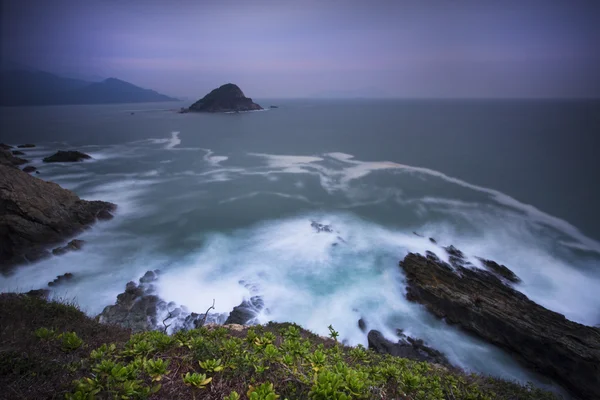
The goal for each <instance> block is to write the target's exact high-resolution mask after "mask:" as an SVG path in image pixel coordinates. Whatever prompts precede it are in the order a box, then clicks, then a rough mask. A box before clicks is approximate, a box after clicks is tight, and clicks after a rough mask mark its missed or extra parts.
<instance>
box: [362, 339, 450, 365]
mask: <svg viewBox="0 0 600 400" xmlns="http://www.w3.org/2000/svg"><path fill="white" fill-rule="evenodd" d="M367 340H368V341H369V349H371V350H374V351H376V352H377V353H380V354H390V355H392V356H395V357H402V358H408V359H410V360H416V361H427V362H431V363H435V364H442V365H446V366H449V365H450V363H449V362H448V359H447V358H446V356H445V355H444V354H443V353H441V352H439V351H437V350H435V349H433V348H431V347H429V346H427V345H425V344H424V343H423V341H422V340H420V339H413V338H411V337H410V336H406V335H404V334H401V337H400V340H399V341H398V342H397V343H394V342H392V341H389V340H387V339H386V338H385V337H384V336H383V335H382V334H381V332H379V331H376V330H372V331H369V333H368V334H367Z"/></svg>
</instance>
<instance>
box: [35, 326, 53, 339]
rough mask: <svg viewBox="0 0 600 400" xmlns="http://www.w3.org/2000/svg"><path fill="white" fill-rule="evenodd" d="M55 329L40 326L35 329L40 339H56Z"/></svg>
mask: <svg viewBox="0 0 600 400" xmlns="http://www.w3.org/2000/svg"><path fill="white" fill-rule="evenodd" d="M54 335H55V333H54V329H48V328H38V329H36V330H35V336H36V337H37V338H38V339H42V340H50V339H54Z"/></svg>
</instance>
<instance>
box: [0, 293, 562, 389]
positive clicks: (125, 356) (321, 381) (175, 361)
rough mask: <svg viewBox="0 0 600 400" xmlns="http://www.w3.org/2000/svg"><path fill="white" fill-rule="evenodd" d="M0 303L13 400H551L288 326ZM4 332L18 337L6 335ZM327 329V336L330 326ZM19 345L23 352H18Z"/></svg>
mask: <svg viewBox="0 0 600 400" xmlns="http://www.w3.org/2000/svg"><path fill="white" fill-rule="evenodd" d="M0 300H1V301H0V318H1V319H0V320H1V321H2V322H3V328H4V327H6V328H7V329H3V331H2V340H3V343H7V345H9V346H10V348H13V349H15V351H14V352H13V353H11V355H10V356H7V355H5V354H6V353H4V354H2V356H0V385H3V387H5V388H7V389H10V390H12V391H13V392H16V393H18V396H15V398H32V399H33V398H47V397H50V398H66V399H94V398H96V399H105V398H111V399H112V398H119V399H146V398H152V399H161V398H165V399H170V398H191V399H193V398H202V399H204V398H206V399H228V400H239V399H250V400H276V399H281V400H283V399H290V400H291V399H315V400H326V399H338V400H345V399H411V400H426V399H432V400H434V399H440V400H441V399H472V400H475V399H482V400H483V399H532V400H533V399H554V398H555V397H554V396H553V395H551V394H549V393H547V392H543V391H541V390H539V389H535V388H533V387H531V386H521V385H518V384H515V383H511V382H507V381H502V380H498V379H493V378H489V377H482V376H479V375H468V374H465V373H464V372H462V371H460V370H452V369H447V368H445V367H443V366H440V365H435V364H428V363H423V362H415V361H411V360H407V359H403V358H396V357H391V356H384V355H379V354H375V353H373V352H372V351H370V350H367V349H365V348H363V347H355V348H350V347H344V346H343V345H341V344H340V343H338V342H337V340H332V339H328V338H322V337H319V336H317V335H314V334H312V333H311V332H308V331H306V330H303V329H301V328H300V327H299V326H296V325H294V324H288V323H283V324H276V323H269V324H267V325H264V326H255V327H251V328H245V329H243V330H241V331H237V330H233V329H231V330H229V329H226V328H223V327H203V328H199V329H194V330H190V331H180V332H177V333H176V334H174V335H173V336H167V335H165V334H163V333H161V332H156V331H155V332H144V333H139V334H135V335H130V334H129V333H127V332H126V331H124V330H122V329H120V328H116V327H106V326H103V325H100V324H98V323H96V322H95V321H93V320H91V319H89V318H87V317H85V316H84V315H83V314H82V313H80V312H79V311H77V310H76V309H74V308H73V307H72V306H66V305H62V304H57V303H48V302H46V301H44V300H41V299H35V298H31V297H28V296H17V295H0ZM32 306H35V307H39V309H40V310H42V312H48V313H49V315H50V317H48V315H46V316H44V315H40V314H39V313H40V311H35V310H33V308H35V307H33V308H32ZM7 310H8V312H15V313H16V312H20V313H22V312H24V311H25V310H29V311H30V312H31V313H32V314H31V315H32V318H31V319H29V320H28V321H27V322H22V321H21V319H19V316H20V315H23V314H14V316H11V315H10V314H7ZM65 318H66V319H65ZM5 322H6V323H5ZM10 329H15V330H18V331H19V332H21V335H19V336H12V335H10V336H9V334H8V333H7V332H9V331H10ZM24 329H27V330H28V333H27V335H25V332H24ZM330 332H331V336H332V338H333V339H337V332H335V330H334V329H333V327H330ZM22 335H25V336H27V337H24V338H20V336H22ZM11 338H12V339H11ZM100 339H102V340H103V342H100ZM24 346H30V347H24ZM26 348H30V350H29V352H30V353H28V354H25V355H24V354H23V352H24V351H25V350H23V349H26ZM52 360H54V363H53V361H52ZM39 363H42V364H43V365H45V367H46V369H40V367H39V366H37V364H39ZM31 374H35V375H34V376H32V375H31ZM39 374H42V376H43V377H42V378H40V375H39ZM20 381H23V382H24V383H23V384H21V383H18V382H20ZM42 382H43V383H42ZM32 385H33V386H32ZM36 385H37V386H36ZM34 386H36V387H34ZM32 387H34V388H33V389H32Z"/></svg>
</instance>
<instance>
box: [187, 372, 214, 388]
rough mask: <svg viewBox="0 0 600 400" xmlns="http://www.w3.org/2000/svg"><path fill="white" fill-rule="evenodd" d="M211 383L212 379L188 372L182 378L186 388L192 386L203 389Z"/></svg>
mask: <svg viewBox="0 0 600 400" xmlns="http://www.w3.org/2000/svg"><path fill="white" fill-rule="evenodd" d="M211 381H212V378H207V377H206V375H205V374H199V373H197V372H194V373H192V374H190V373H189V372H188V373H187V374H185V376H184V377H183V383H185V384H186V385H188V386H193V387H195V388H198V389H204V388H205V387H206V385H208V384H209V383H210V382H211Z"/></svg>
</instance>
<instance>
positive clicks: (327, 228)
mask: <svg viewBox="0 0 600 400" xmlns="http://www.w3.org/2000/svg"><path fill="white" fill-rule="evenodd" d="M310 226H312V227H313V228H315V229H316V230H317V233H318V232H329V233H331V232H333V229H331V226H330V225H323V224H320V223H318V222H315V221H312V222H311V223H310Z"/></svg>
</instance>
